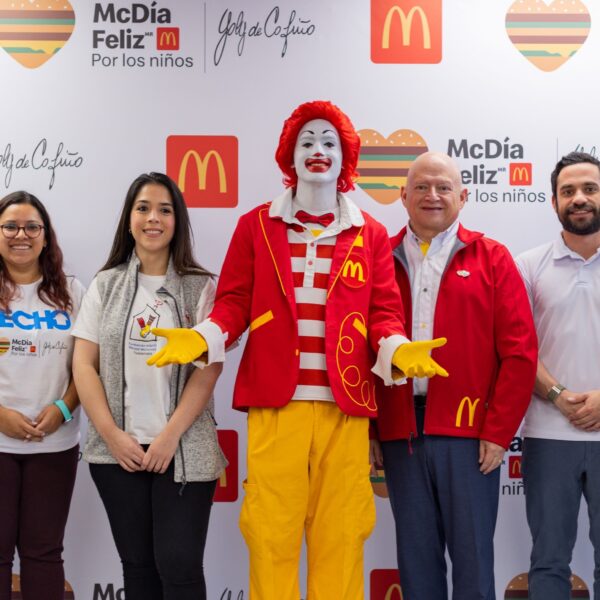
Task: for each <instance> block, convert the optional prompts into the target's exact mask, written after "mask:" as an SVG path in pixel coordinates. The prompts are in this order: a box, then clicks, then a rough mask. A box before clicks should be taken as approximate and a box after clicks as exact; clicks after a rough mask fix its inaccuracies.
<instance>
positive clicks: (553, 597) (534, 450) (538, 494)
mask: <svg viewBox="0 0 600 600" xmlns="http://www.w3.org/2000/svg"><path fill="white" fill-rule="evenodd" d="M523 482H524V484H525V494H526V495H525V501H526V506H527V521H528V523H529V529H530V530H531V537H532V538H533V547H532V550H531V566H530V569H529V597H530V598H532V600H568V599H569V598H571V581H570V577H571V569H570V567H569V564H570V562H571V558H572V556H573V547H574V546H575V541H576V540H577V521H578V518H579V505H580V503H581V497H582V496H583V497H584V498H585V500H586V502H587V507H588V515H589V518H590V540H591V542H592V545H593V547H594V598H595V599H596V600H600V442H573V441H563V440H546V439H538V438H525V442H524V445H523ZM580 575H581V573H580Z"/></svg>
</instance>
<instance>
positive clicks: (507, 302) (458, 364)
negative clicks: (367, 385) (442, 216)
mask: <svg viewBox="0 0 600 600" xmlns="http://www.w3.org/2000/svg"><path fill="white" fill-rule="evenodd" d="M405 235H406V227H405V228H404V229H402V231H401V232H400V233H399V234H398V235H397V236H395V237H393V238H391V240H390V243H391V245H392V250H393V255H394V259H395V261H394V262H395V270H396V281H397V283H398V286H399V287H400V292H401V295H402V301H403V305H404V309H405V323H406V328H407V330H408V331H411V330H412V314H411V312H412V309H411V307H412V299H411V290H410V281H409V278H408V265H407V260H406V256H405V254H404V248H403V245H402V240H403V239H404V236H405ZM433 337H434V338H436V337H446V338H447V339H448V343H447V344H446V345H445V346H443V347H442V348H437V349H435V350H434V351H433V358H434V359H435V360H436V361H437V362H438V363H439V364H440V365H442V366H443V367H444V368H445V369H446V370H447V371H448V372H449V373H450V376H449V377H448V378H442V377H434V378H432V379H430V380H429V383H428V388H427V408H426V411H425V424H424V432H425V433H426V434H430V435H448V436H456V437H467V438H479V439H484V440H487V441H490V442H494V443H496V444H499V445H500V446H503V447H504V448H507V447H508V445H509V444H510V441H511V440H512V437H513V436H514V434H515V432H516V431H517V429H518V427H519V424H520V423H521V420H522V418H523V415H524V414H525V411H526V410H527V406H528V404H529V401H530V399H531V392H532V389H533V385H534V382H535V374H536V369H537V337H536V333H535V328H534V323H533V318H532V315H531V309H530V305H529V301H528V298H527V293H526V291H525V286H524V285H523V282H522V280H521V277H520V275H519V272H518V271H517V268H516V266H515V263H514V261H513V259H512V257H511V256H510V254H509V252H508V250H507V249H506V248H505V247H504V246H503V245H502V244H499V243H498V242H495V241H494V240H491V239H489V238H485V237H484V236H483V234H481V233H477V232H473V231H468V230H467V229H465V228H463V227H462V226H459V229H458V237H457V240H456V244H455V246H454V248H453V250H452V253H451V254H450V257H449V259H448V264H447V266H446V269H445V271H444V274H443V276H442V280H441V282H440V289H439V294H438V298H437V303H436V307H435V315H434V324H433ZM377 392H378V394H379V396H378V397H379V415H378V419H377V432H378V437H379V439H380V440H382V441H385V440H395V439H405V438H408V439H410V438H411V437H414V436H416V422H415V411H414V403H413V393H412V381H410V380H409V383H408V384H407V385H403V386H394V387H385V386H378V389H377Z"/></svg>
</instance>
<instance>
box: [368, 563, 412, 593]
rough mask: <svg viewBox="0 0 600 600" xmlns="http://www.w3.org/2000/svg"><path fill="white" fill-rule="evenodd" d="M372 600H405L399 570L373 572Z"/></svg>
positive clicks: (377, 570)
mask: <svg viewBox="0 0 600 600" xmlns="http://www.w3.org/2000/svg"><path fill="white" fill-rule="evenodd" d="M370 579H371V590H370V598H371V600H404V596H403V595H402V588H401V587H400V577H399V575H398V569H373V571H371V578H370Z"/></svg>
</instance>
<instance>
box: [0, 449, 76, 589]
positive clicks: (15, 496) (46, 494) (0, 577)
mask: <svg viewBox="0 0 600 600" xmlns="http://www.w3.org/2000/svg"><path fill="white" fill-rule="evenodd" d="M31 443H34V442H31ZM40 443H41V444H43V443H44V442H40ZM78 453H79V446H75V447H73V448H71V449H70V450H65V451H64V452H48V453H42V452H40V453H37V454H8V453H3V452H0V600H10V597H11V579H12V577H11V571H12V565H13V558H14V554H15V548H16V549H17V550H18V552H19V559H20V562H21V595H22V597H23V600H63V598H64V590H65V573H64V570H63V560H62V551H63V537H64V533H65V526H66V524H67V516H68V514H69V506H70V504H71V496H72V494H73V486H74V484H75V474H76V472H77V458H78Z"/></svg>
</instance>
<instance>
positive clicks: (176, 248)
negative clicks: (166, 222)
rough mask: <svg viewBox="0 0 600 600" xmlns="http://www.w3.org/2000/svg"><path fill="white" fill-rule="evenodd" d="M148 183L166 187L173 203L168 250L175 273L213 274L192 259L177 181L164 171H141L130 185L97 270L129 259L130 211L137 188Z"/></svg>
mask: <svg viewBox="0 0 600 600" xmlns="http://www.w3.org/2000/svg"><path fill="white" fill-rule="evenodd" d="M148 184H152V185H162V186H163V187H165V188H167V190H168V192H169V195H170V196H171V201H172V202H173V210H174V213H175V232H174V233H173V238H172V239H171V243H170V248H169V250H170V254H171V259H172V260H173V266H174V268H175V271H176V272H177V274H178V275H191V274H198V275H209V276H212V273H210V272H209V271H207V270H206V269H205V268H204V267H201V266H200V265H199V264H198V263H197V262H196V259H195V258H194V253H193V252H192V246H193V239H194V235H193V233H192V226H191V224H190V217H189V215H188V211H187V207H186V205H185V201H184V199H183V194H182V193H181V190H180V189H179V188H178V187H177V185H176V183H175V182H174V181H173V180H172V179H171V178H170V177H168V176H167V175H164V174H163V173H142V174H141V175H140V176H139V177H136V178H135V179H134V181H133V183H132V184H131V185H130V186H129V189H128V190H127V195H126V196H125V202H124V204H123V210H122V211H121V217H120V218H119V224H118V225H117V231H116V232H115V238H114V240H113V243H112V248H111V250H110V254H109V256H108V260H107V261H106V264H105V265H104V266H103V267H102V268H101V269H100V270H101V271H106V270H107V269H112V268H113V267H116V266H117V265H121V264H123V263H124V262H127V261H128V260H129V257H130V256H131V253H132V252H133V249H134V247H135V240H134V239H133V236H132V235H131V233H130V231H129V223H130V219H131V211H132V209H133V204H134V202H135V199H136V198H137V195H138V194H139V192H140V190H141V189H142V188H143V187H144V186H145V185H148Z"/></svg>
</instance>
